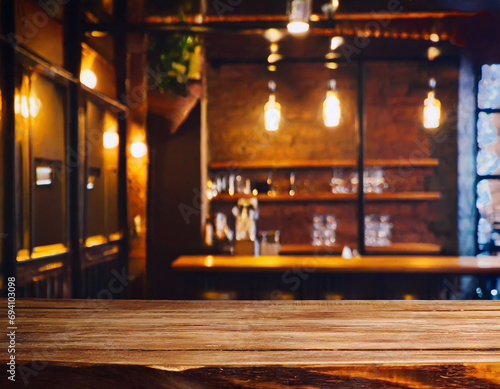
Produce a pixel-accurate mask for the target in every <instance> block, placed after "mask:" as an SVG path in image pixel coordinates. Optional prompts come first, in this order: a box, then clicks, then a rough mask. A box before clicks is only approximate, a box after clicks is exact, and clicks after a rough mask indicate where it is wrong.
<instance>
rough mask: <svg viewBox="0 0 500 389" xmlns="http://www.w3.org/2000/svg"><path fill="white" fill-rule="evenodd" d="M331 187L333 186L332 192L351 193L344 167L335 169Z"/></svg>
mask: <svg viewBox="0 0 500 389" xmlns="http://www.w3.org/2000/svg"><path fill="white" fill-rule="evenodd" d="M330 187H331V188H332V193H349V189H348V188H347V185H346V181H345V180H344V174H343V170H342V169H333V177H332V179H331V181H330Z"/></svg>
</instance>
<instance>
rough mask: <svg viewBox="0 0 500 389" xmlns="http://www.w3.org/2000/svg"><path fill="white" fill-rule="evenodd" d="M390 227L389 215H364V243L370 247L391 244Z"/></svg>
mask: <svg viewBox="0 0 500 389" xmlns="http://www.w3.org/2000/svg"><path fill="white" fill-rule="evenodd" d="M392 227H393V225H392V223H391V217H390V216H389V215H376V214H371V215H366V216H365V244H366V245H367V246H372V247H379V246H390V245H392Z"/></svg>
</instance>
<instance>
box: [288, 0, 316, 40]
mask: <svg viewBox="0 0 500 389" xmlns="http://www.w3.org/2000/svg"><path fill="white" fill-rule="evenodd" d="M311 9H312V0H289V1H288V10H287V14H288V25H287V28H288V32H290V33H291V34H303V33H305V32H307V31H308V30H309V19H310V17H311Z"/></svg>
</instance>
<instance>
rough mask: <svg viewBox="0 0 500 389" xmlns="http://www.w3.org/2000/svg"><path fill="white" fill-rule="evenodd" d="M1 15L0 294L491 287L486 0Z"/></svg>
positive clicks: (496, 143) (495, 130)
mask: <svg viewBox="0 0 500 389" xmlns="http://www.w3.org/2000/svg"><path fill="white" fill-rule="evenodd" d="M0 7H1V20H0V23H1V24H0V28H1V34H0V38H1V39H0V49H1V55H0V97H1V100H0V125H1V127H0V130H1V132H0V147H1V150H2V152H1V155H2V159H1V162H0V164H1V165H0V167H1V169H0V212H1V217H0V245H1V246H0V248H1V264H2V279H3V286H4V289H5V286H6V282H5V280H6V279H7V277H10V276H16V277H17V280H18V281H17V282H18V293H19V295H20V297H40V298H43V297H48V298H106V297H109V296H104V295H103V290H104V291H105V292H106V293H108V294H109V293H112V294H113V296H112V297H113V298H138V299H141V298H149V299H498V298H499V296H498V290H499V287H500V284H499V280H500V278H499V275H500V257H497V255H498V252H499V251H500V250H499V248H500V163H499V156H500V140H499V139H500V138H499V131H500V46H499V45H498V42H499V40H500V32H499V29H498V21H499V16H500V14H499V11H500V6H499V5H498V4H497V3H496V2H466V1H450V0H436V1H433V2H430V1H410V0H390V1H379V0H376V1H367V0H355V1H340V2H338V1H328V0H314V1H313V0H293V1H292V0H289V1H286V0H280V1H272V2H270V1H265V0H253V1H229V0H220V1H206V0H194V1H187V0H178V1H163V2H162V1H155V0H137V1H132V0H129V1H113V0H100V1H70V2H68V1H62V0H50V1H48V0H47V1H45V0H40V1H34V0H15V1H14V0H12V1H10V0H1V1H0ZM497 203H498V204H497ZM116 279H118V280H120V282H121V285H122V286H123V287H121V288H115V289H116V292H110V290H111V289H110V288H109V287H108V285H109V284H110V282H114V281H115V280H116ZM115 289H113V290H115Z"/></svg>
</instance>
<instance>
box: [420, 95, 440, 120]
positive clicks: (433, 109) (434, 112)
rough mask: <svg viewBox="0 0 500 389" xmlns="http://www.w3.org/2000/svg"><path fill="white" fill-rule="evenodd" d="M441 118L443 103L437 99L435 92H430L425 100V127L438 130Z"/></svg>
mask: <svg viewBox="0 0 500 389" xmlns="http://www.w3.org/2000/svg"><path fill="white" fill-rule="evenodd" d="M440 118H441V102H440V101H439V100H438V99H436V97H435V92H434V91H430V92H429V94H428V95H427V98H426V99H425V100H424V127H425V128H438V127H439V119H440Z"/></svg>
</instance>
